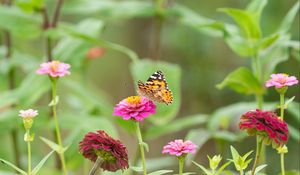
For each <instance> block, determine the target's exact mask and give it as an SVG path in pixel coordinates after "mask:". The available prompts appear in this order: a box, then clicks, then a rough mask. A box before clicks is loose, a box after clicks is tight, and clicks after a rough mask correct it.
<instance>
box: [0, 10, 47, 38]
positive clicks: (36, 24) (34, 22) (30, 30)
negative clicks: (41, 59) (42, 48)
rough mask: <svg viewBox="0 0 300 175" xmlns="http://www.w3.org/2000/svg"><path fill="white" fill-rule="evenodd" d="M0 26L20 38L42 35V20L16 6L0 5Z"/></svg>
mask: <svg viewBox="0 0 300 175" xmlns="http://www.w3.org/2000/svg"><path fill="white" fill-rule="evenodd" d="M0 28H2V29H5V30H8V31H9V32H11V33H12V35H13V36H17V37H20V38H36V37H38V36H39V35H40V33H41V31H42V28H41V20H40V19H39V18H36V16H34V15H29V14H26V13H24V12H22V11H21V10H20V9H18V8H16V7H13V6H11V7H9V6H3V5H2V6H0Z"/></svg>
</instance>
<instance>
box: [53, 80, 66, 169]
mask: <svg viewBox="0 0 300 175" xmlns="http://www.w3.org/2000/svg"><path fill="white" fill-rule="evenodd" d="M51 80H52V100H53V106H52V113H53V118H54V121H55V131H56V138H57V142H58V145H59V147H60V151H59V152H58V154H59V157H60V161H61V165H62V168H63V172H64V174H65V175H67V174H68V173H67V172H68V171H67V168H66V162H65V155H64V152H63V151H62V150H63V144H62V141H61V134H60V129H59V123H58V119H57V115H56V103H57V102H56V89H57V88H56V83H57V78H51Z"/></svg>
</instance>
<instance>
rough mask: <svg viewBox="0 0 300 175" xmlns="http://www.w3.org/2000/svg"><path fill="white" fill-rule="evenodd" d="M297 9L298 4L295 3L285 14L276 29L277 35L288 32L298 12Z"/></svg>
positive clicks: (299, 4)
mask: <svg viewBox="0 0 300 175" xmlns="http://www.w3.org/2000/svg"><path fill="white" fill-rule="evenodd" d="M299 7H300V2H299V1H297V2H296V3H295V5H294V6H293V7H292V8H291V9H290V11H289V12H288V13H287V15H286V16H285V17H284V19H283V20H282V22H281V24H280V27H279V29H278V32H279V33H287V32H288V31H289V30H290V28H291V26H292V24H293V22H294V19H295V17H296V15H297V13H298V12H299Z"/></svg>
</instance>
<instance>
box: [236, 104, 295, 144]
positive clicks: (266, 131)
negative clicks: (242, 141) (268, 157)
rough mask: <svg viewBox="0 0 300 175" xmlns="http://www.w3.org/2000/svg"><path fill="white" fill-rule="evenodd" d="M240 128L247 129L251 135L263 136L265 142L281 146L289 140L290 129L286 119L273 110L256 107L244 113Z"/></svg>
mask: <svg viewBox="0 0 300 175" xmlns="http://www.w3.org/2000/svg"><path fill="white" fill-rule="evenodd" d="M240 129H242V130H247V132H248V134H249V135H255V134H256V135H259V136H261V137H262V138H263V139H264V141H265V143H267V144H268V143H272V145H273V146H275V147H277V146H281V145H283V144H285V143H286V142H287V141H288V135H289V130H288V126H287V124H286V122H285V121H283V120H282V119H281V118H280V117H278V116H277V115H276V114H275V113H274V112H272V111H262V110H259V109H256V110H255V111H249V112H246V113H245V114H243V115H242V117H241V120H240Z"/></svg>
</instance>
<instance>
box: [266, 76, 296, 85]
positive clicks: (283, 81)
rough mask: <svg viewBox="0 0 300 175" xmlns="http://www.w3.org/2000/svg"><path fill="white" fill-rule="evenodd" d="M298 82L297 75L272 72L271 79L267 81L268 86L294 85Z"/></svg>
mask: <svg viewBox="0 0 300 175" xmlns="http://www.w3.org/2000/svg"><path fill="white" fill-rule="evenodd" d="M295 84H298V80H297V78H296V77H295V76H289V75H288V74H283V73H279V74H272V75H271V79H269V80H267V81H266V84H265V85H266V87H272V86H275V87H276V88H283V87H287V86H293V85H295Z"/></svg>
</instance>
